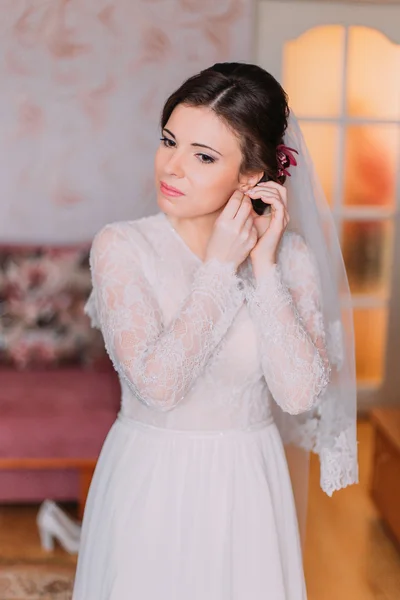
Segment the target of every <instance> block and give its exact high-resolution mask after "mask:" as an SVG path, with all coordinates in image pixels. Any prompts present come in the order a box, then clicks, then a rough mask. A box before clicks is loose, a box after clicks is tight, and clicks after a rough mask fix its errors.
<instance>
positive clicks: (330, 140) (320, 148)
mask: <svg viewBox="0 0 400 600" xmlns="http://www.w3.org/2000/svg"><path fill="white" fill-rule="evenodd" d="M300 126H301V129H302V132H303V135H304V138H305V140H306V143H307V146H308V149H309V151H310V154H311V158H312V159H313V162H314V165H315V168H316V170H317V173H318V177H319V179H320V181H321V184H322V187H323V189H324V192H325V195H326V198H327V200H328V202H329V204H332V202H333V195H334V184H335V175H336V156H337V154H336V148H337V143H338V139H337V138H338V126H337V125H330V124H324V123H309V122H304V121H303V122H300Z"/></svg>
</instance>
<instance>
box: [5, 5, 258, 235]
mask: <svg viewBox="0 0 400 600" xmlns="http://www.w3.org/2000/svg"><path fill="white" fill-rule="evenodd" d="M254 1H255V0H218V1H216V0H201V1H200V0H2V2H1V6H0V33H1V35H0V48H1V52H0V82H1V94H0V132H1V135H0V158H1V160H0V186H1V187H0V193H1V203H0V242H12V241H16V242H19V243H22V242H27V243H35V242H47V243H54V242H56V243H70V242H81V241H85V240H90V239H91V238H92V236H93V235H94V233H95V232H96V231H97V230H98V229H99V228H100V227H101V226H102V225H103V224H105V223H106V222H109V221H113V220H118V219H126V218H129V215H130V209H131V206H132V204H133V203H136V204H138V205H139V207H140V212H141V213H142V214H143V215H146V214H151V213H153V212H154V211H155V210H156V203H155V196H154V190H153V155H154V152H155V149H156V147H157V145H158V143H159V142H158V137H159V136H158V133H159V132H158V120H159V115H160V111H161V107H162V103H163V101H164V100H165V98H166V97H167V95H168V94H169V93H170V92H172V91H173V89H174V88H175V87H176V86H177V85H179V84H180V83H181V82H182V81H183V79H185V78H186V77H188V76H190V75H192V74H193V73H195V72H197V71H198V70H200V69H201V68H204V67H206V66H209V65H211V64H212V63H213V62H217V61H225V60H250V58H251V51H252V39H251V38H252V25H253V18H254V15H253V10H254V5H253V3H254Z"/></svg>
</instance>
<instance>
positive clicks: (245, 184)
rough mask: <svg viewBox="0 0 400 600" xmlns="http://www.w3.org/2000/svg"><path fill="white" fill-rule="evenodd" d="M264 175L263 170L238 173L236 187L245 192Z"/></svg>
mask: <svg viewBox="0 0 400 600" xmlns="http://www.w3.org/2000/svg"><path fill="white" fill-rule="evenodd" d="M264 175H265V173H264V171H257V172H253V173H247V174H246V175H239V186H238V187H239V189H240V191H241V192H247V191H248V190H251V189H252V188H253V187H254V186H256V185H257V183H258V182H259V181H260V180H261V179H262V178H263V177H264Z"/></svg>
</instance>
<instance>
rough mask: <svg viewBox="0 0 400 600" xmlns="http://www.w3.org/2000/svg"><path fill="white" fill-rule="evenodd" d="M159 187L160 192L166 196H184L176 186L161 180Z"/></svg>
mask: <svg viewBox="0 0 400 600" xmlns="http://www.w3.org/2000/svg"><path fill="white" fill-rule="evenodd" d="M160 189H161V191H162V193H163V194H165V195H166V196H184V194H183V193H182V192H180V191H179V190H177V189H176V188H173V187H171V186H169V185H167V184H166V183H164V182H163V181H161V183H160Z"/></svg>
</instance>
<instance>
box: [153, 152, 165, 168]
mask: <svg viewBox="0 0 400 600" xmlns="http://www.w3.org/2000/svg"><path fill="white" fill-rule="evenodd" d="M163 164H164V160H163V152H162V150H161V148H158V150H157V151H156V153H155V155H154V170H155V172H156V173H159V172H160V170H161V169H162V166H163Z"/></svg>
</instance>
